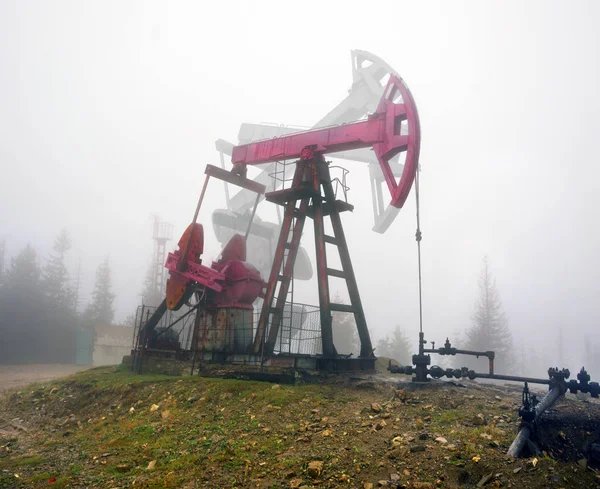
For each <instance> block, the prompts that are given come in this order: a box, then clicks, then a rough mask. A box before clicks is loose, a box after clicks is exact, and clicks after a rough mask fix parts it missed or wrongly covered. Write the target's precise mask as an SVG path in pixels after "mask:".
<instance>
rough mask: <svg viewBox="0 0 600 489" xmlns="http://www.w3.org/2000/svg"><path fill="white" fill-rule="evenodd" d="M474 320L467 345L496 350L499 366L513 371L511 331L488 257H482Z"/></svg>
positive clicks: (499, 368) (466, 346)
mask: <svg viewBox="0 0 600 489" xmlns="http://www.w3.org/2000/svg"><path fill="white" fill-rule="evenodd" d="M472 321H473V325H472V327H471V328H469V329H468V330H467V332H466V344H465V349H468V350H477V351H489V350H492V351H495V352H496V359H495V365H496V366H497V370H498V371H505V372H512V370H513V366H514V362H513V357H514V355H513V339H512V333H511V331H510V328H509V326H508V318H507V317H506V314H505V313H504V310H503V307H502V301H501V300H500V295H499V293H498V290H497V289H496V281H495V280H494V279H493V277H492V274H491V272H490V267H489V261H488V259H487V257H485V258H484V259H483V266H482V269H481V274H480V277H479V297H478V299H477V302H476V304H475V313H474V314H473V317H472Z"/></svg>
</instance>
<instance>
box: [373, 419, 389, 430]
mask: <svg viewBox="0 0 600 489" xmlns="http://www.w3.org/2000/svg"><path fill="white" fill-rule="evenodd" d="M386 425H387V423H386V422H385V421H383V420H381V421H379V422H378V423H375V426H373V428H374V429H375V430H376V431H379V430H382V429H383V427H384V426H386Z"/></svg>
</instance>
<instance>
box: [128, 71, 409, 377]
mask: <svg viewBox="0 0 600 489" xmlns="http://www.w3.org/2000/svg"><path fill="white" fill-rule="evenodd" d="M361 148H369V149H372V151H373V153H374V155H375V157H376V158H377V161H378V163H379V166H380V169H381V172H382V174H383V177H384V180H385V183H386V184H387V188H388V190H389V194H390V196H391V200H390V206H391V207H393V208H395V209H400V208H402V206H403V204H404V202H405V201H406V198H407V197H408V195H409V192H410V190H411V187H412V185H413V182H414V180H415V175H416V172H417V169H418V159H419V150H420V126H419V118H418V113H417V108H416V105H415V102H414V100H413V97H412V95H411V93H410V91H409V89H408V87H407V86H406V84H405V83H404V81H403V80H402V79H401V78H400V77H399V76H397V75H392V76H390V78H389V80H388V82H387V85H386V86H385V89H384V91H383V95H382V97H381V99H380V101H379V104H378V105H377V108H376V109H375V111H374V112H373V113H372V114H371V115H369V116H368V117H367V119H366V120H362V121H358V122H354V123H348V124H343V125H341V126H335V127H327V128H320V129H314V130H309V131H304V132H299V133H295V134H286V135H282V136H281V137H277V138H273V139H268V140H263V141H256V142H250V143H248V144H243V145H238V146H235V147H233V148H232V151H231V153H232V155H231V156H232V157H231V161H232V163H233V168H232V169H231V171H226V170H224V169H222V168H218V167H215V166H212V165H207V166H206V170H205V173H206V178H205V182H204V187H203V189H202V193H201V195H200V199H199V201H198V205H197V207H196V211H195V214H194V218H193V220H192V223H191V224H190V225H189V227H188V228H187V229H186V231H185V233H184V234H183V236H182V237H181V239H180V240H179V244H178V246H179V249H178V250H177V251H175V252H174V253H170V254H169V255H168V258H167V261H166V265H165V266H166V268H167V269H168V270H169V279H168V282H167V292H166V298H165V299H164V300H163V302H162V303H161V305H160V306H159V307H158V308H157V309H156V311H155V313H154V314H153V315H152V317H150V318H149V320H148V321H147V322H146V323H145V325H144V326H143V328H141V331H140V334H139V337H140V341H139V345H140V347H139V348H138V351H139V352H140V354H141V355H143V349H144V345H145V344H146V341H147V338H148V337H149V335H150V334H151V332H152V331H153V329H154V328H155V326H156V324H158V321H159V320H160V318H161V317H162V315H163V314H164V313H165V311H166V310H167V309H169V310H177V309H179V308H181V307H182V306H183V305H184V304H186V303H187V304H188V305H190V302H189V301H190V300H191V298H192V297H193V296H195V298H196V303H195V304H194V305H193V309H195V310H196V311H197V312H196V324H195V326H194V334H193V338H192V349H193V350H194V355H195V356H196V354H198V355H199V356H200V359H202V360H203V361H215V360H217V361H221V362H232V363H233V362H236V361H241V360H242V359H243V361H244V362H249V363H260V364H261V365H265V364H267V365H269V364H277V365H290V366H292V365H293V366H298V365H299V362H300V363H301V364H302V366H303V367H306V368H311V367H312V368H316V369H319V370H321V369H327V370H357V369H361V370H372V369H373V368H374V362H375V356H374V353H373V348H372V344H371V338H370V335H369V330H368V328H367V322H366V319H365V314H364V310H363V306H362V302H361V298H360V294H359V288H358V284H357V281H356V277H355V275H354V270H353V267H352V261H351V258H350V251H349V249H348V244H347V242H346V237H345V234H344V230H343V227H342V221H341V218H340V213H341V212H344V211H352V210H353V208H354V207H353V206H352V205H351V204H349V203H348V202H347V201H345V200H342V199H338V198H337V196H336V193H335V191H334V187H333V183H332V178H331V174H330V164H329V163H328V162H327V161H326V160H325V155H328V154H332V153H339V152H346V151H351V150H356V149H361ZM402 154H403V156H404V167H403V169H402V172H401V176H400V178H399V180H396V176H395V171H394V169H393V168H392V165H391V164H390V161H391V160H392V159H394V158H397V157H398V155H402ZM286 160H295V163H293V179H292V182H291V185H290V186H288V187H287V188H282V189H280V190H275V191H272V192H265V190H266V187H265V185H263V184H261V183H258V182H256V181H253V180H250V179H248V178H247V176H246V175H247V167H248V166H249V165H261V164H265V163H275V162H281V161H286ZM210 177H214V178H217V179H220V180H223V181H225V182H227V183H229V184H233V185H237V186H239V187H241V188H242V189H245V190H247V191H250V192H253V193H254V194H255V195H256V198H255V202H254V207H253V209H252V212H251V215H250V216H251V217H250V219H249V220H248V225H247V229H246V232H245V234H244V235H242V234H235V235H234V236H233V237H232V238H231V239H230V241H229V243H227V245H226V246H225V247H224V249H223V251H222V253H221V256H220V258H219V259H218V260H217V261H215V262H213V263H212V264H211V266H206V265H204V264H203V263H202V259H201V255H202V253H203V244H204V233H203V227H202V225H201V224H199V223H197V222H196V221H197V217H198V213H199V210H200V207H201V205H202V200H203V197H204V193H205V191H206V186H207V184H208V181H209V179H210ZM263 195H264V198H265V199H266V200H267V201H269V202H272V203H275V204H277V205H280V206H282V207H283V209H284V215H283V219H282V224H281V229H280V232H279V238H278V240H277V245H276V248H275V250H274V253H273V256H274V258H273V263H272V266H271V271H270V275H269V277H268V280H267V281H266V282H265V281H264V280H263V277H262V276H261V274H260V272H259V271H258V270H257V269H256V268H255V267H254V266H253V265H251V264H249V263H247V262H246V240H247V238H248V235H249V233H250V230H251V226H252V221H253V217H254V215H255V213H256V208H257V206H258V203H259V201H260V200H261V199H262V198H263ZM307 217H308V218H311V219H312V220H313V226H314V236H315V251H316V275H317V282H318V291H319V318H320V328H319V329H320V341H321V353H320V354H319V355H313V356H312V357H310V358H306V356H301V355H295V356H294V355H283V354H281V353H280V352H279V353H278V352H276V351H275V345H276V342H277V340H278V337H279V336H280V334H281V324H282V320H283V318H284V314H285V307H286V303H287V298H288V292H289V289H290V285H291V283H292V282H293V270H294V264H295V261H296V258H297V255H298V250H299V249H300V240H301V236H302V232H303V229H304V225H305V222H306V218H307ZM326 217H328V218H329V219H330V221H331V227H332V229H333V235H328V234H326V233H325V218H326ZM327 245H330V246H332V247H336V248H337V250H338V253H339V257H340V262H341V270H336V269H333V268H330V267H328V265H327V255H328V252H327ZM330 276H333V277H338V278H341V279H344V280H345V282H346V284H347V288H348V293H349V297H350V304H336V303H332V302H331V300H330V294H329V277H330ZM259 297H260V298H262V299H263V301H262V307H261V310H260V315H259V317H258V320H257V321H256V324H255V320H254V315H253V303H254V301H255V300H256V299H257V298H259ZM336 311H339V312H345V313H350V314H353V315H354V320H355V323H356V328H357V332H358V336H359V338H360V355H359V356H358V357H357V358H351V357H348V356H341V355H339V354H338V352H337V351H336V348H335V345H334V338H333V331H332V312H336ZM284 357H285V358H284ZM286 362H287V363H286Z"/></svg>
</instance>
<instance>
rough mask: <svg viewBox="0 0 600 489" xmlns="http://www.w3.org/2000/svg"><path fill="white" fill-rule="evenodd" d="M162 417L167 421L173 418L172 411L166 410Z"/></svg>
mask: <svg viewBox="0 0 600 489" xmlns="http://www.w3.org/2000/svg"><path fill="white" fill-rule="evenodd" d="M160 417H161V418H162V419H165V420H166V419H169V418H170V417H171V411H169V410H168V409H165V410H164V411H162V412H161V413H160Z"/></svg>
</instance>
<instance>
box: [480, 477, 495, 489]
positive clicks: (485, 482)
mask: <svg viewBox="0 0 600 489" xmlns="http://www.w3.org/2000/svg"><path fill="white" fill-rule="evenodd" d="M493 478H494V474H488V475H484V476H483V477H482V478H481V479H480V480H479V482H478V483H477V487H483V486H485V485H486V484H487V483H488V482H489V481H491V480H492V479H493Z"/></svg>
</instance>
